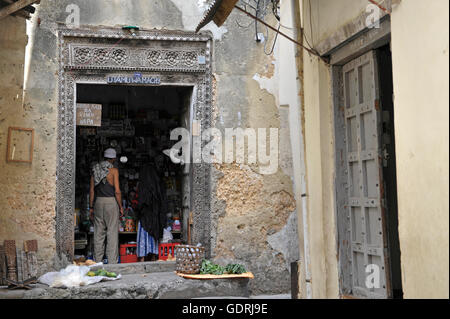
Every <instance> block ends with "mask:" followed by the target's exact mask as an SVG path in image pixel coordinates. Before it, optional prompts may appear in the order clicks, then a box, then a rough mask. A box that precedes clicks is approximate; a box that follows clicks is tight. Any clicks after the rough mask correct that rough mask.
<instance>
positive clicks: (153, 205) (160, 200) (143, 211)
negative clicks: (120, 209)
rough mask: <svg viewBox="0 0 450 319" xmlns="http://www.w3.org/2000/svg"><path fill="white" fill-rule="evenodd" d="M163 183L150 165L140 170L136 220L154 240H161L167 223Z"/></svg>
mask: <svg viewBox="0 0 450 319" xmlns="http://www.w3.org/2000/svg"><path fill="white" fill-rule="evenodd" d="M163 183H164V182H163V181H162V180H161V179H160V178H159V176H158V174H157V172H156V169H155V167H154V166H153V165H152V164H146V165H145V166H144V167H142V168H141V171H140V173H139V186H138V205H137V208H136V218H137V220H138V221H139V222H141V225H142V227H143V228H144V229H145V231H146V232H147V233H149V234H150V235H151V236H152V237H153V238H154V239H155V240H159V239H160V238H162V234H163V230H164V227H165V226H166V222H167V208H168V205H167V195H166V188H165V186H164V184H163Z"/></svg>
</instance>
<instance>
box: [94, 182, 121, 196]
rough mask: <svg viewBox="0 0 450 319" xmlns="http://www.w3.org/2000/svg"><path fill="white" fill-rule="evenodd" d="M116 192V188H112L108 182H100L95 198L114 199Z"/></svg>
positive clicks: (96, 187) (96, 188)
mask: <svg viewBox="0 0 450 319" xmlns="http://www.w3.org/2000/svg"><path fill="white" fill-rule="evenodd" d="M115 193H116V190H115V188H114V186H112V185H111V184H110V183H109V182H108V181H106V183H105V184H103V182H100V184H98V185H97V186H95V196H96V197H114V196H115Z"/></svg>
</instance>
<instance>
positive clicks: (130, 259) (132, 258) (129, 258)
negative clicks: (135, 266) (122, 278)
mask: <svg viewBox="0 0 450 319" xmlns="http://www.w3.org/2000/svg"><path fill="white" fill-rule="evenodd" d="M137 261H138V256H137V255H126V256H122V255H121V256H120V263H121V264H129V263H137Z"/></svg>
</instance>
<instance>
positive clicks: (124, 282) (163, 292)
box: [0, 272, 249, 299]
mask: <svg viewBox="0 0 450 319" xmlns="http://www.w3.org/2000/svg"><path fill="white" fill-rule="evenodd" d="M248 283H249V279H248V278H245V279H214V280H192V279H184V278H181V277H179V276H177V275H176V274H175V273H174V272H153V273H147V274H133V275H123V276H122V278H121V279H119V280H115V281H107V282H100V283H97V284H93V285H89V286H84V287H77V288H69V289H58V288H50V287H48V286H47V285H43V284H36V285H33V289H32V290H22V291H20V292H17V291H11V290H7V289H1V288H0V299H193V298H205V297H210V296H216V297H217V298H220V297H229V296H233V297H240V298H248V297H249V290H248Z"/></svg>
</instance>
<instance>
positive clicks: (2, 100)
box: [0, 17, 55, 264]
mask: <svg viewBox="0 0 450 319" xmlns="http://www.w3.org/2000/svg"><path fill="white" fill-rule="evenodd" d="M26 45H27V34H26V22H25V20H24V19H22V18H15V17H8V18H5V19H2V20H1V21H0V61H1V66H0V172H1V176H2V178H1V180H0V209H1V213H0V225H1V226H0V241H1V242H3V240H5V239H13V240H16V246H17V247H22V245H23V241H24V240H29V239H37V240H38V241H39V256H38V260H39V263H40V264H45V263H47V262H52V255H53V251H54V249H55V244H54V223H53V218H54V194H55V191H54V190H55V185H54V184H55V170H54V168H52V162H54V158H52V156H51V155H50V153H48V148H49V147H50V148H51V145H49V144H47V142H48V141H49V140H50V139H49V137H51V136H52V135H53V137H55V135H54V134H55V132H54V130H52V128H51V127H52V125H50V126H48V125H47V124H49V123H52V122H54V120H55V118H52V117H51V116H49V113H51V112H52V110H51V109H49V108H47V107H46V105H45V103H41V104H34V103H32V104H30V103H27V102H25V103H23V82H24V63H25V47H26ZM45 98H46V99H47V101H48V100H50V99H53V97H52V96H51V94H49V95H47V96H46V97H45ZM10 126H15V127H23V128H34V129H35V141H34V142H35V143H34V154H33V163H32V164H24V163H7V162H6V148H7V146H6V145H7V137H8V127H10ZM53 156H54V155H53ZM53 167H54V165H53Z"/></svg>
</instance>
